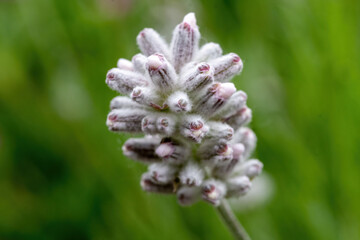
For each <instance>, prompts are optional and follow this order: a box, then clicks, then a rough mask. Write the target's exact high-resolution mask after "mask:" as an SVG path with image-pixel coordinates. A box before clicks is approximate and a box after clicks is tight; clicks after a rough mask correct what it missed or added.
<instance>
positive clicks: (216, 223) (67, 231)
mask: <svg viewBox="0 0 360 240" xmlns="http://www.w3.org/2000/svg"><path fill="white" fill-rule="evenodd" d="M190 11H194V12H195V13H196V15H197V19H198V24H199V26H200V31H201V33H202V43H205V42H207V41H215V42H218V43H220V44H221V46H222V47H223V49H224V52H236V53H238V54H239V55H240V56H241V58H242V59H243V60H244V71H243V73H242V74H241V75H240V76H237V77H236V78H235V79H234V82H235V83H236V86H237V87H238V88H240V89H243V90H245V91H246V92H247V93H248V95H249V100H248V104H249V106H250V107H251V108H252V109H253V115H254V120H253V123H252V127H253V128H254V130H255V132H256V133H257V135H258V139H259V140H258V148H257V152H256V154H255V156H256V157H258V158H259V159H261V160H262V161H263V162H264V164H265V171H266V172H267V176H268V180H269V181H271V182H272V185H271V186H272V190H271V191H272V193H271V197H269V196H268V197H267V199H266V201H265V200H264V201H261V204H258V205H257V206H256V207H252V208H249V209H247V210H242V211H238V212H237V216H238V218H239V219H240V220H241V221H242V223H243V225H244V226H245V227H246V228H247V229H248V231H249V233H250V235H251V236H253V239H326V240H332V239H346V240H348V239H350V240H352V239H354V240H356V239H360V204H359V203H360V175H359V172H360V163H359V156H360V150H359V147H360V125H359V123H360V111H359V108H360V83H359V81H360V66H359V63H360V48H359V47H360V2H359V1H358V0H342V1H340V0H302V1H300V0H293V1H287V0H254V1H245V0H241V1H240V0H233V1H231V0H225V1H215V0H198V1H190V0H185V1H165V0H144V1H140V0H56V1H55V0H17V1H15V0H1V1H0V239H135V240H136V239H157V240H161V239H172V240H177V239H179V240H180V239H181V240H184V239H231V235H230V234H229V233H228V232H227V229H226V228H225V226H224V225H223V224H222V222H221V221H220V220H219V218H218V216H217V214H216V212H215V211H214V209H213V207H212V206H210V205H208V204H206V203H199V204H196V205H194V206H192V207H188V208H182V207H180V206H179V205H178V204H177V202H176V199H175V198H174V197H170V196H158V195H152V194H147V193H144V192H143V191H142V190H141V189H140V186H139V178H140V176H141V173H142V172H143V171H144V169H145V167H144V166H143V165H142V164H139V163H136V162H133V161H131V160H129V159H126V158H125V157H123V156H122V152H121V144H122V143H123V142H124V140H125V139H127V138H128V137H129V135H125V134H123V135H117V134H113V133H110V132H108V130H107V128H106V126H105V119H106V115H107V113H108V108H109V101H110V100H111V99H112V97H114V96H116V93H115V92H113V91H111V90H110V89H109V88H108V87H107V86H106V84H105V82H104V80H105V74H106V72H107V70H108V69H110V68H112V67H114V66H115V64H116V61H117V59H118V58H119V57H124V58H131V57H132V56H133V55H134V54H136V53H138V49H137V46H136V42H135V38H136V36H137V34H138V32H139V31H140V30H141V29H142V28H144V27H153V28H155V29H157V30H158V31H159V32H160V33H161V34H162V35H164V37H165V38H166V39H167V40H170V37H171V30H172V28H173V27H174V26H175V25H176V24H177V23H178V22H180V21H181V20H182V17H183V16H184V15H185V14H186V13H187V12H190ZM265 182H266V181H265ZM260 195H261V194H260ZM245 208H246V207H245Z"/></svg>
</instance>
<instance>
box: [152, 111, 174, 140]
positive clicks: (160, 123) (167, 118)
mask: <svg viewBox="0 0 360 240" xmlns="http://www.w3.org/2000/svg"><path fill="white" fill-rule="evenodd" d="M175 127H176V120H175V119H174V117H173V116H171V115H170V114H167V115H161V116H159V117H158V119H157V121H156V128H157V130H158V133H159V134H162V135H165V136H171V135H172V134H173V133H174V132H175Z"/></svg>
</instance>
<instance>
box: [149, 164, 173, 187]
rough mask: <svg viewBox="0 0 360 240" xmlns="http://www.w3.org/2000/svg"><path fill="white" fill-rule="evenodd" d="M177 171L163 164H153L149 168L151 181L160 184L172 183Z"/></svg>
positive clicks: (171, 166)
mask: <svg viewBox="0 0 360 240" xmlns="http://www.w3.org/2000/svg"><path fill="white" fill-rule="evenodd" d="M177 171H178V168H177V167H175V166H174V165H170V164H165V163H153V164H151V165H150V166H149V174H150V177H151V179H152V181H153V182H155V183H160V184H166V183H170V182H173V181H174V179H175V176H176V173H177Z"/></svg>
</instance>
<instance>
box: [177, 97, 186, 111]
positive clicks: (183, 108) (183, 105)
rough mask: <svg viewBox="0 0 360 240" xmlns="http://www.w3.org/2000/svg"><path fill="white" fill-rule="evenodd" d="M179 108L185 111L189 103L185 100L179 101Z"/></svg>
mask: <svg viewBox="0 0 360 240" xmlns="http://www.w3.org/2000/svg"><path fill="white" fill-rule="evenodd" d="M177 105H178V106H179V108H181V109H182V110H185V108H186V106H187V102H186V101H185V100H184V99H180V100H179V101H178V104H177Z"/></svg>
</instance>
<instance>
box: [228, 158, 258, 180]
mask: <svg viewBox="0 0 360 240" xmlns="http://www.w3.org/2000/svg"><path fill="white" fill-rule="evenodd" d="M263 167H264V164H263V163H262V162H260V161H259V160H257V159H250V160H247V161H246V162H244V163H242V164H239V165H237V166H236V168H235V169H234V174H236V175H245V176H247V177H248V178H250V179H253V178H254V177H256V176H258V175H260V173H261V171H262V169H263Z"/></svg>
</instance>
